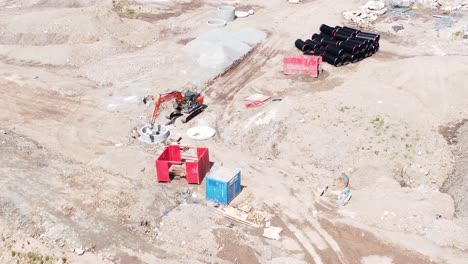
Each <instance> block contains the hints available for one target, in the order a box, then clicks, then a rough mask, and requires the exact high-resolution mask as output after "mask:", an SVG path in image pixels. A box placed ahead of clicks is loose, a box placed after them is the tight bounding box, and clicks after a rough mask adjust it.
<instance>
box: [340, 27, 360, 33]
mask: <svg viewBox="0 0 468 264" xmlns="http://www.w3.org/2000/svg"><path fill="white" fill-rule="evenodd" d="M343 29H344V30H349V31H352V32H354V33H356V34H359V33H361V30H359V29H354V28H350V27H343Z"/></svg>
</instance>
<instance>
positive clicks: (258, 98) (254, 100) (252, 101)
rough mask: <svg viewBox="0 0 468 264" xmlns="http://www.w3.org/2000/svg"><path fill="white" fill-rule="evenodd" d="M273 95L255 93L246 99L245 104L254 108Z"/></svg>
mask: <svg viewBox="0 0 468 264" xmlns="http://www.w3.org/2000/svg"><path fill="white" fill-rule="evenodd" d="M270 98H271V96H269V95H263V94H254V95H251V96H249V97H247V98H245V99H244V102H245V106H246V107H247V108H253V107H257V106H260V105H262V104H263V103H264V102H265V101H266V100H268V99H270Z"/></svg>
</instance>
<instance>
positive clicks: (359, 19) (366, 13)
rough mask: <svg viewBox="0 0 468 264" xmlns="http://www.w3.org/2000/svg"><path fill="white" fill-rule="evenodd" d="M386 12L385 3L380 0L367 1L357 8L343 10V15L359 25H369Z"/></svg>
mask: <svg viewBox="0 0 468 264" xmlns="http://www.w3.org/2000/svg"><path fill="white" fill-rule="evenodd" d="M386 12H387V8H386V7H385V4H384V3H383V2H381V1H369V2H367V3H366V4H365V5H363V6H360V7H358V8H357V9H354V10H350V11H346V12H343V17H344V18H345V19H347V20H350V21H352V22H354V23H356V24H358V25H359V26H369V25H370V23H372V22H374V21H375V20H377V18H379V17H380V16H381V15H383V14H385V13H386Z"/></svg>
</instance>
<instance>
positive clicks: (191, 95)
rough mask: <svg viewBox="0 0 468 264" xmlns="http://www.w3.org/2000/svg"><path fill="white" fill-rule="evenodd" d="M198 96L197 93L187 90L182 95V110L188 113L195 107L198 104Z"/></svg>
mask: <svg viewBox="0 0 468 264" xmlns="http://www.w3.org/2000/svg"><path fill="white" fill-rule="evenodd" d="M199 97H200V94H199V93H196V92H191V91H187V92H186V93H185V95H184V104H183V106H184V108H185V109H184V110H186V111H187V112H188V113H190V112H191V111H192V110H193V109H194V108H196V107H197V106H198V105H199V102H198V100H199Z"/></svg>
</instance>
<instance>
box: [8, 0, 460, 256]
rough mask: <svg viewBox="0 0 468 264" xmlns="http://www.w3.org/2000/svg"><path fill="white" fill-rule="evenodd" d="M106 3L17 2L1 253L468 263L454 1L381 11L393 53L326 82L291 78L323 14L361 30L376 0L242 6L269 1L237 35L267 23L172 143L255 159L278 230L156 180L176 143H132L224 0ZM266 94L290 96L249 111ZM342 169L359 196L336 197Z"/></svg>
mask: <svg viewBox="0 0 468 264" xmlns="http://www.w3.org/2000/svg"><path fill="white" fill-rule="evenodd" d="M93 2H94V1H60V0H55V1H51V0H48V1H35V0H29V1H28V0H25V1H1V2H0V12H1V16H0V93H1V94H2V96H1V97H0V144H1V145H0V146H1V147H0V237H1V240H0V262H1V263H15V262H17V261H18V262H19V263H29V262H34V261H35V262H36V263H40V261H42V262H43V263H60V262H71V263H233V262H234V263H236V262H237V263H429V262H432V263H433V262H436V263H463V260H464V259H466V257H467V256H466V250H467V248H468V240H467V239H466V237H468V234H467V230H468V228H467V227H468V220H467V218H466V200H465V197H464V195H463V193H464V192H465V190H466V186H467V184H466V177H465V178H464V176H465V175H466V157H465V156H466V155H465V154H464V153H466V146H467V143H468V141H467V137H466V131H467V126H466V122H460V120H464V119H466V118H467V116H468V113H467V112H466V111H467V110H466V109H468V101H467V100H466V98H468V97H467V96H468V92H467V90H466V89H465V86H464V85H463V84H464V82H466V72H467V69H468V65H467V61H466V54H468V53H467V45H466V41H464V40H463V39H460V38H459V35H457V34H456V30H458V29H459V27H460V25H463V24H464V23H465V24H466V18H465V16H464V15H465V14H466V11H464V10H461V11H459V12H460V13H459V14H460V15H458V16H457V17H458V18H459V19H458V22H457V23H455V24H453V25H452V26H451V27H448V28H443V29H440V30H437V31H436V30H435V29H434V24H433V23H432V22H433V19H434V18H433V17H432V15H431V12H436V11H431V10H425V9H423V10H421V11H417V12H415V14H414V16H411V17H409V18H405V19H399V18H398V17H396V18H395V17H390V16H383V17H381V18H380V19H379V20H378V21H377V22H376V23H375V25H374V28H373V29H372V30H375V31H378V32H380V33H381V35H382V40H381V50H380V51H379V52H378V53H377V54H375V55H374V56H373V57H371V58H368V59H366V60H364V61H361V62H359V63H357V64H353V65H348V66H346V67H342V68H332V67H330V66H329V65H324V70H325V72H324V74H323V75H322V76H321V77H320V78H318V79H310V78H306V77H289V76H284V75H283V74H282V73H281V63H282V58H283V56H284V55H287V54H291V53H296V52H297V51H296V50H295V49H294V46H293V45H292V43H293V41H294V40H295V39H296V38H299V37H300V38H306V37H309V36H310V35H311V34H312V33H313V32H316V31H317V29H318V27H319V26H320V24H322V23H328V24H331V25H337V24H345V23H346V21H344V20H343V18H342V16H341V13H342V12H343V11H345V10H348V9H351V8H355V7H356V6H357V5H359V4H362V3H361V2H360V1H357V2H356V3H354V2H349V1H338V2H333V3H331V2H330V1H303V2H302V3H301V4H300V5H289V4H287V3H286V1H271V3H269V4H268V5H267V4H265V3H264V1H242V2H240V1H237V2H236V1H226V2H227V3H232V4H234V5H235V6H236V7H238V8H239V9H242V10H249V9H251V8H252V9H254V10H255V11H256V13H255V15H253V16H250V17H248V18H245V19H238V20H236V21H234V22H232V23H229V25H228V26H227V27H226V30H230V31H235V30H239V29H242V28H246V27H254V28H256V29H258V30H261V31H263V32H265V33H266V34H267V37H266V39H265V41H263V42H262V43H260V44H259V45H257V46H256V47H254V49H253V50H252V51H251V52H250V53H249V54H248V55H247V56H246V57H245V58H243V60H242V61H239V62H238V63H237V64H236V65H235V66H233V67H231V68H230V69H229V70H227V71H226V72H224V73H223V74H222V75H220V76H219V77H217V78H215V79H212V80H207V82H206V83H197V85H198V89H199V90H200V91H202V92H203V93H204V94H205V97H206V100H207V103H208V104H209V108H208V109H207V110H206V111H205V112H204V113H203V114H202V115H200V116H198V117H197V118H196V119H194V120H192V121H191V122H189V123H188V124H182V123H180V122H176V123H175V124H174V126H173V127H172V128H171V133H172V136H171V137H172V139H177V138H178V137H179V136H182V137H183V139H182V144H184V145H194V146H207V147H209V148H210V158H211V160H212V161H213V162H214V163H215V166H217V165H219V164H221V163H223V164H225V165H226V166H233V167H238V168H241V170H242V181H243V182H242V183H243V185H245V188H244V189H243V191H242V193H241V195H240V196H238V197H237V198H236V199H235V200H234V201H233V203H232V205H233V206H235V207H239V206H241V205H242V204H249V205H251V206H252V207H253V208H255V209H256V210H260V211H262V212H267V213H269V214H270V216H271V219H270V220H269V221H270V222H271V225H273V226H279V227H282V228H283V231H282V233H281V239H280V240H278V241H276V240H269V239H266V238H264V237H262V236H261V235H262V232H263V230H262V228H248V227H245V226H243V225H240V224H236V223H235V224H234V226H231V225H230V223H231V221H229V220H228V219H226V218H224V217H222V216H220V215H219V214H217V213H216V212H215V211H214V208H213V206H212V204H210V203H207V202H206V201H205V199H204V185H203V184H202V185H200V186H187V185H186V184H185V183H184V180H175V181H173V182H172V183H169V184H158V183H157V182H156V181H155V176H154V175H155V171H154V165H153V164H154V158H155V157H156V156H157V155H158V154H159V153H160V151H161V150H162V149H163V147H164V146H163V145H145V144H143V143H140V142H134V141H131V140H130V141H129V139H128V132H129V131H130V129H131V128H132V127H134V126H141V125H143V124H145V123H146V122H147V121H148V114H149V109H147V108H145V107H144V106H143V105H142V104H141V103H140V98H141V97H142V96H144V95H146V94H148V93H158V92H162V91H164V90H165V89H167V88H168V87H182V86H183V85H184V84H186V83H187V82H188V81H190V79H189V78H188V76H189V74H187V73H185V72H184V69H185V65H186V63H187V60H186V58H185V56H183V52H181V49H182V47H183V46H184V45H185V44H186V43H187V42H189V41H191V40H192V39H194V38H196V37H197V36H199V35H200V34H201V33H204V32H206V31H208V30H210V28H209V27H208V26H207V25H206V24H205V21H206V19H207V18H209V17H213V16H215V8H216V6H217V5H218V4H219V3H218V2H217V1H189V0H185V1H141V3H136V2H132V3H126V2H121V1H114V3H112V2H113V1H101V2H100V3H99V5H95V3H93ZM337 6H339V8H337ZM311 14H313V16H311ZM394 25H402V26H403V28H404V29H403V30H401V31H398V32H395V31H394V30H393V29H392V27H393V26H394ZM429 65H431V67H429ZM432 65H436V66H434V67H433V66H432ZM175 76H177V78H175ZM256 92H261V93H264V94H269V95H272V96H273V97H275V98H281V99H282V101H280V102H276V101H275V102H273V101H270V102H268V103H267V104H265V105H263V106H261V107H259V108H255V109H246V108H245V107H244V105H243V98H245V97H246V96H248V95H250V94H252V93H256ZM197 124H206V125H209V126H212V127H214V128H216V130H217V135H216V136H215V138H213V139H212V140H209V141H206V142H203V143H200V142H194V141H191V140H190V139H189V138H188V137H187V136H185V131H186V129H187V128H189V127H192V126H195V125H197ZM342 172H346V173H348V175H349V176H350V179H351V182H350V184H351V185H350V189H351V192H352V193H353V198H352V200H351V201H350V203H349V204H348V205H346V206H344V207H341V206H335V205H334V203H333V202H332V201H331V202H330V201H328V202H327V201H326V200H324V199H318V198H317V194H318V193H320V191H321V189H322V188H323V187H324V186H325V185H327V184H328V185H330V184H331V183H332V182H333V180H334V179H335V178H337V177H338V176H340V174H341V173H342ZM187 193H192V194H191V195H190V194H189V195H187ZM447 193H448V194H447ZM450 195H453V197H452V196H450ZM328 198H329V199H330V200H333V196H329V197H328ZM454 201H455V202H454ZM438 214H440V215H441V216H442V218H436V216H437V215H438ZM263 224H265V223H262V225H263ZM81 249H84V250H85V253H84V254H83V255H79V254H78V253H79V252H80V250H81Z"/></svg>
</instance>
